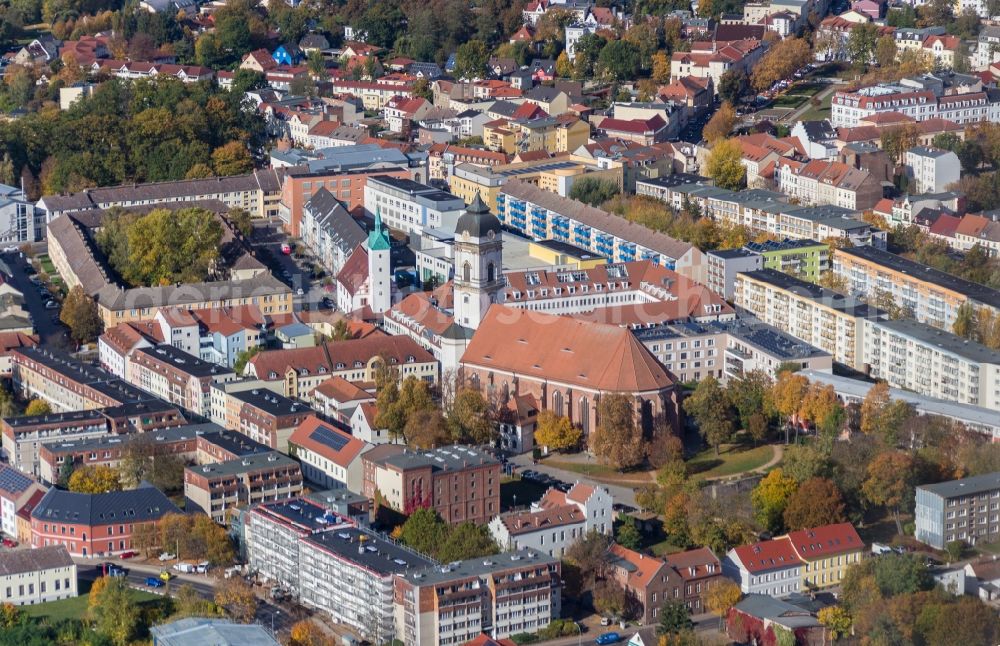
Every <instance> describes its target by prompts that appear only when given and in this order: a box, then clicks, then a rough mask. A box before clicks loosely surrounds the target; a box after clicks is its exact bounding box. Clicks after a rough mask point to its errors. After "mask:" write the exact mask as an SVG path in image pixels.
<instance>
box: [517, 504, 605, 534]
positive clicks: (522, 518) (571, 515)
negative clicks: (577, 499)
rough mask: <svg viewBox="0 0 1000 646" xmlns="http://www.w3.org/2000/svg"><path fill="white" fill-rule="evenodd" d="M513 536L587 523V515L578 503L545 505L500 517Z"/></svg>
mask: <svg viewBox="0 0 1000 646" xmlns="http://www.w3.org/2000/svg"><path fill="white" fill-rule="evenodd" d="M500 520H501V522H502V523H503V524H504V525H505V526H506V527H507V531H508V532H509V533H510V534H511V535H512V536H518V535H520V534H530V533H531V532H537V531H539V530H543V529H550V528H552V527H560V526H563V525H574V524H576V523H585V522H586V521H587V517H586V516H585V515H584V514H583V512H582V511H580V508H579V507H577V506H576V505H559V506H554V507H544V508H542V509H539V510H538V511H522V512H517V513H514V514H508V515H506V516H501V517H500Z"/></svg>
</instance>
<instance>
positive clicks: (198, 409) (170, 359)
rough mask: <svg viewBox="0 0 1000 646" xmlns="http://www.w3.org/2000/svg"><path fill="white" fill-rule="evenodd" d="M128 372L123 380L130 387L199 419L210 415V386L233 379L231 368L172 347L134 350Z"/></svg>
mask: <svg viewBox="0 0 1000 646" xmlns="http://www.w3.org/2000/svg"><path fill="white" fill-rule="evenodd" d="M127 369H128V373H127V376H126V381H128V382H129V383H130V384H132V385H134V386H138V387H139V388H142V389H143V390H145V391H146V392H148V393H151V394H152V395H155V396H156V397H157V398H158V399H162V400H164V401H168V402H170V403H172V404H176V405H178V406H180V407H181V408H183V409H185V410H189V411H191V412H192V413H194V414H195V415H198V416H201V417H208V416H209V415H210V412H211V397H210V389H211V385H212V384H213V383H219V382H227V381H235V380H236V373H235V372H233V371H232V370H231V369H229V368H224V367H222V366H220V365H217V364H214V363H210V362H208V361H203V360H202V359H200V358H198V357H196V356H194V355H191V354H188V353H187V352H184V351H183V350H181V349H179V348H176V347H174V346H172V345H158V346H156V347H149V348H136V350H135V351H133V352H132V354H131V355H130V357H129V360H128V363H127Z"/></svg>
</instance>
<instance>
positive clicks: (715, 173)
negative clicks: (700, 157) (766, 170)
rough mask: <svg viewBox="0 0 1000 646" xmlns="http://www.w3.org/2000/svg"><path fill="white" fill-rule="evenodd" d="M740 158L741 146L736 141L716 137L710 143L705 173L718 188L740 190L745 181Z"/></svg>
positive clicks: (745, 170)
mask: <svg viewBox="0 0 1000 646" xmlns="http://www.w3.org/2000/svg"><path fill="white" fill-rule="evenodd" d="M705 127H706V128H707V127H708V126H705ZM742 159H743V148H742V147H740V143H739V142H738V141H736V140H735V139H717V140H716V141H715V143H713V144H712V150H711V151H710V152H709V153H708V159H707V160H706V161H705V174H706V175H708V176H709V177H711V178H712V181H714V182H715V185H716V186H718V187H719V188H725V189H729V190H732V191H737V190H740V189H742V188H744V187H745V186H746V182H747V169H746V166H744V165H743V162H742V161H741V160H742Z"/></svg>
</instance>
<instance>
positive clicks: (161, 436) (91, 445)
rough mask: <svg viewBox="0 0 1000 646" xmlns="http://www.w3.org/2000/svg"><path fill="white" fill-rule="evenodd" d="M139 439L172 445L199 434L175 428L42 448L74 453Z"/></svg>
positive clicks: (55, 443)
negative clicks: (148, 439)
mask: <svg viewBox="0 0 1000 646" xmlns="http://www.w3.org/2000/svg"><path fill="white" fill-rule="evenodd" d="M138 437H143V438H150V439H151V440H152V442H153V443H155V444H170V443H173V442H183V441H184V440H194V439H196V438H197V437H198V434H197V433H195V432H193V431H192V430H191V427H190V426H175V427H173V428H164V429H158V430H156V431H149V432H147V433H141V434H128V435H99V436H97V437H88V438H81V439H79V440H53V441H51V442H42V446H44V447H45V448H46V449H48V450H49V451H51V452H53V453H74V452H76V451H88V450H90V449H109V448H121V447H124V446H126V445H127V444H128V443H129V442H131V441H132V440H134V439H136V438H138Z"/></svg>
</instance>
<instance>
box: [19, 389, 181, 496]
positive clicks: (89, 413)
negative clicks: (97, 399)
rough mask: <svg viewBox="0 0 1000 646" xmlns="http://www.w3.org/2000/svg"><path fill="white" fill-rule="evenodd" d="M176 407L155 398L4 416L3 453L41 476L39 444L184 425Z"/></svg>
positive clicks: (40, 450)
mask: <svg viewBox="0 0 1000 646" xmlns="http://www.w3.org/2000/svg"><path fill="white" fill-rule="evenodd" d="M186 423H187V421H186V420H185V419H184V415H183V414H182V413H181V411H180V410H178V408H177V407H176V406H172V405H170V404H168V403H166V402H160V401H157V400H155V399H151V400H149V401H143V402H137V403H134V404H125V405H122V406H114V407H110V408H101V409H91V410H78V411H72V412H67V413H48V414H46V415H30V416H25V417H7V418H4V419H3V420H2V421H0V431H2V435H3V437H2V441H3V456H4V457H5V458H6V459H7V461H8V462H10V463H11V464H13V465H14V466H16V467H17V468H18V469H20V470H21V471H24V472H25V473H30V474H32V475H34V476H36V477H38V476H41V475H42V457H41V456H42V453H43V451H42V447H43V445H45V444H47V443H73V442H80V441H86V440H92V439H94V438H98V437H104V436H112V437H116V436H121V435H125V434H131V433H144V432H149V431H154V430H159V429H164V428H170V427H173V426H181V425H184V424H186Z"/></svg>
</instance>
